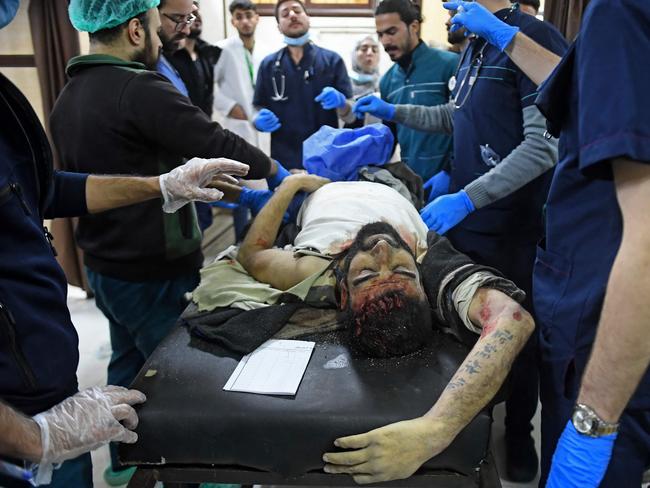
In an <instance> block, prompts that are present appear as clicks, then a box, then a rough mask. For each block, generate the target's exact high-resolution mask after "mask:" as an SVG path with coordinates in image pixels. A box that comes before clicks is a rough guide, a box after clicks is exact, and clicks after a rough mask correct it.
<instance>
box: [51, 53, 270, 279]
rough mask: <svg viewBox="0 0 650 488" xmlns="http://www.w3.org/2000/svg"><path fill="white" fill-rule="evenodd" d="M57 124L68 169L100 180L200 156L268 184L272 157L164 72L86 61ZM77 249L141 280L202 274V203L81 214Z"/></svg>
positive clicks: (75, 68)
mask: <svg viewBox="0 0 650 488" xmlns="http://www.w3.org/2000/svg"><path fill="white" fill-rule="evenodd" d="M68 75H69V76H70V77H71V79H70V82H69V83H68V84H67V85H66V87H65V88H64V89H63V91H62V92H61V95H60V96H59V99H58V100H57V102H56V105H55V107H54V110H53V112H52V116H51V119H50V122H51V123H50V126H51V129H52V137H53V140H54V145H55V147H56V149H57V150H58V151H59V155H60V157H61V160H62V161H65V164H66V168H67V169H71V170H74V171H79V172H88V173H99V174H130V175H135V174H137V175H159V174H162V173H166V172H168V171H170V170H171V169H173V168H174V167H176V166H178V165H179V164H181V163H183V161H184V160H185V158H191V157H195V156H197V157H204V158H210V157H228V158H232V159H236V160H238V161H241V162H244V163H247V164H249V165H250V172H249V173H248V177H250V178H253V179H256V178H263V177H265V176H266V175H267V174H268V172H269V170H270V168H271V160H270V159H269V158H268V157H267V156H266V155H265V154H264V153H263V152H262V151H260V150H259V149H257V148H255V147H253V146H251V145H250V144H248V143H247V142H245V141H244V140H243V139H241V138H240V137H239V136H237V135H235V134H233V133H231V132H229V131H227V130H224V129H222V128H221V127H220V126H219V124H217V123H215V122H212V121H211V120H210V119H209V118H208V117H207V116H206V115H205V114H204V113H203V112H202V111H201V110H200V109H199V108H197V107H196V106H194V105H192V104H191V103H190V101H189V100H188V99H187V97H184V96H183V95H181V94H180V93H178V91H177V90H176V89H175V88H174V87H173V86H172V85H171V84H170V83H169V82H168V81H167V80H166V79H165V78H164V77H162V76H161V75H159V74H157V73H155V72H152V71H147V70H145V69H144V65H142V64H139V63H131V62H126V61H123V60H121V59H118V58H114V57H111V56H101V55H91V56H80V57H77V58H74V59H72V60H71V61H70V63H69V65H68ZM77 242H78V243H79V246H80V247H81V248H82V249H83V250H84V252H85V256H84V259H85V264H86V265H87V266H88V267H89V268H90V269H91V270H93V271H95V272H97V273H101V274H103V275H106V276H110V277H113V278H117V279H121V280H126V281H133V282H141V281H147V280H163V279H165V280H168V279H174V278H176V277H178V276H183V275H187V274H190V273H194V272H197V271H198V269H199V267H200V266H201V264H202V256H201V250H200V244H201V234H200V232H199V229H198V226H197V223H196V215H195V210H194V206H193V205H186V206H184V207H183V208H181V209H180V210H179V211H178V212H176V213H173V214H167V213H164V212H163V210H162V207H161V201H160V200H159V199H156V200H151V201H148V202H144V203H140V204H137V205H131V206H128V207H124V208H120V209H115V210H110V211H107V212H102V213H101V214H98V215H92V216H86V217H82V218H81V219H80V220H79V226H78V228H77Z"/></svg>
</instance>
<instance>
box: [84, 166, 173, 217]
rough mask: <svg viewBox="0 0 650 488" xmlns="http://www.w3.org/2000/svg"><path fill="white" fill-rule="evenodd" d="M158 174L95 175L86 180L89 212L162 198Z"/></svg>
mask: <svg viewBox="0 0 650 488" xmlns="http://www.w3.org/2000/svg"><path fill="white" fill-rule="evenodd" d="M160 196H161V194H160V183H159V181H158V177H157V176H152V177H142V178H141V177H135V176H94V175H91V176H89V177H88V179H87V180H86V204H87V205H88V212H90V213H98V212H103V211H104V210H110V209H113V208H118V207H125V206H127V205H133V204H135V203H140V202H144V201H147V200H151V199H153V198H160Z"/></svg>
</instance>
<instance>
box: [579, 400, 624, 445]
mask: <svg viewBox="0 0 650 488" xmlns="http://www.w3.org/2000/svg"><path fill="white" fill-rule="evenodd" d="M571 422H573V426H574V427H575V429H576V430H577V431H578V433H579V434H582V435H588V436H589V437H603V436H606V435H610V434H614V433H615V432H616V431H618V425H619V424H618V422H617V423H612V422H605V421H604V420H603V419H601V418H600V417H599V416H598V414H597V413H596V412H594V409H593V408H591V407H589V406H587V405H585V404H583V403H576V406H575V407H573V415H572V416H571Z"/></svg>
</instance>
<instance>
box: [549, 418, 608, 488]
mask: <svg viewBox="0 0 650 488" xmlns="http://www.w3.org/2000/svg"><path fill="white" fill-rule="evenodd" d="M616 436H617V434H610V435H606V436H603V437H589V436H586V435H582V434H580V433H578V431H576V429H575V427H574V426H573V423H572V422H571V421H569V422H568V423H567V425H566V427H565V428H564V432H562V436H561V437H560V440H559V441H558V443H557V447H556V448H555V454H553V463H552V464H551V472H550V474H549V475H548V481H547V482H546V488H573V487H575V488H592V487H593V488H596V487H597V486H598V485H600V481H601V480H602V479H603V476H605V472H606V471H607V465H608V464H609V458H610V457H611V456H612V449H614V441H615V440H616Z"/></svg>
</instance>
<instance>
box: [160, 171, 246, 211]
mask: <svg viewBox="0 0 650 488" xmlns="http://www.w3.org/2000/svg"><path fill="white" fill-rule="evenodd" d="M247 173H248V165H247V164H243V163H240V162H238V161H235V160H232V159H228V158H217V159H201V158H193V159H190V160H189V161H188V162H187V163H185V164H184V165H182V166H179V167H177V168H174V169H173V170H171V171H170V172H169V173H166V174H164V175H160V178H159V181H160V192H161V193H162V196H163V200H164V203H163V210H164V211H165V212H167V213H173V212H176V211H177V210H178V209H179V208H181V207H182V206H183V205H185V204H187V203H189V202H192V201H199V202H216V201H218V200H221V198H222V197H223V192H221V191H219V190H217V189H215V188H209V185H210V184H212V182H213V180H215V179H217V180H221V181H226V182H232V177H231V176H230V175H236V176H246V174H247Z"/></svg>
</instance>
